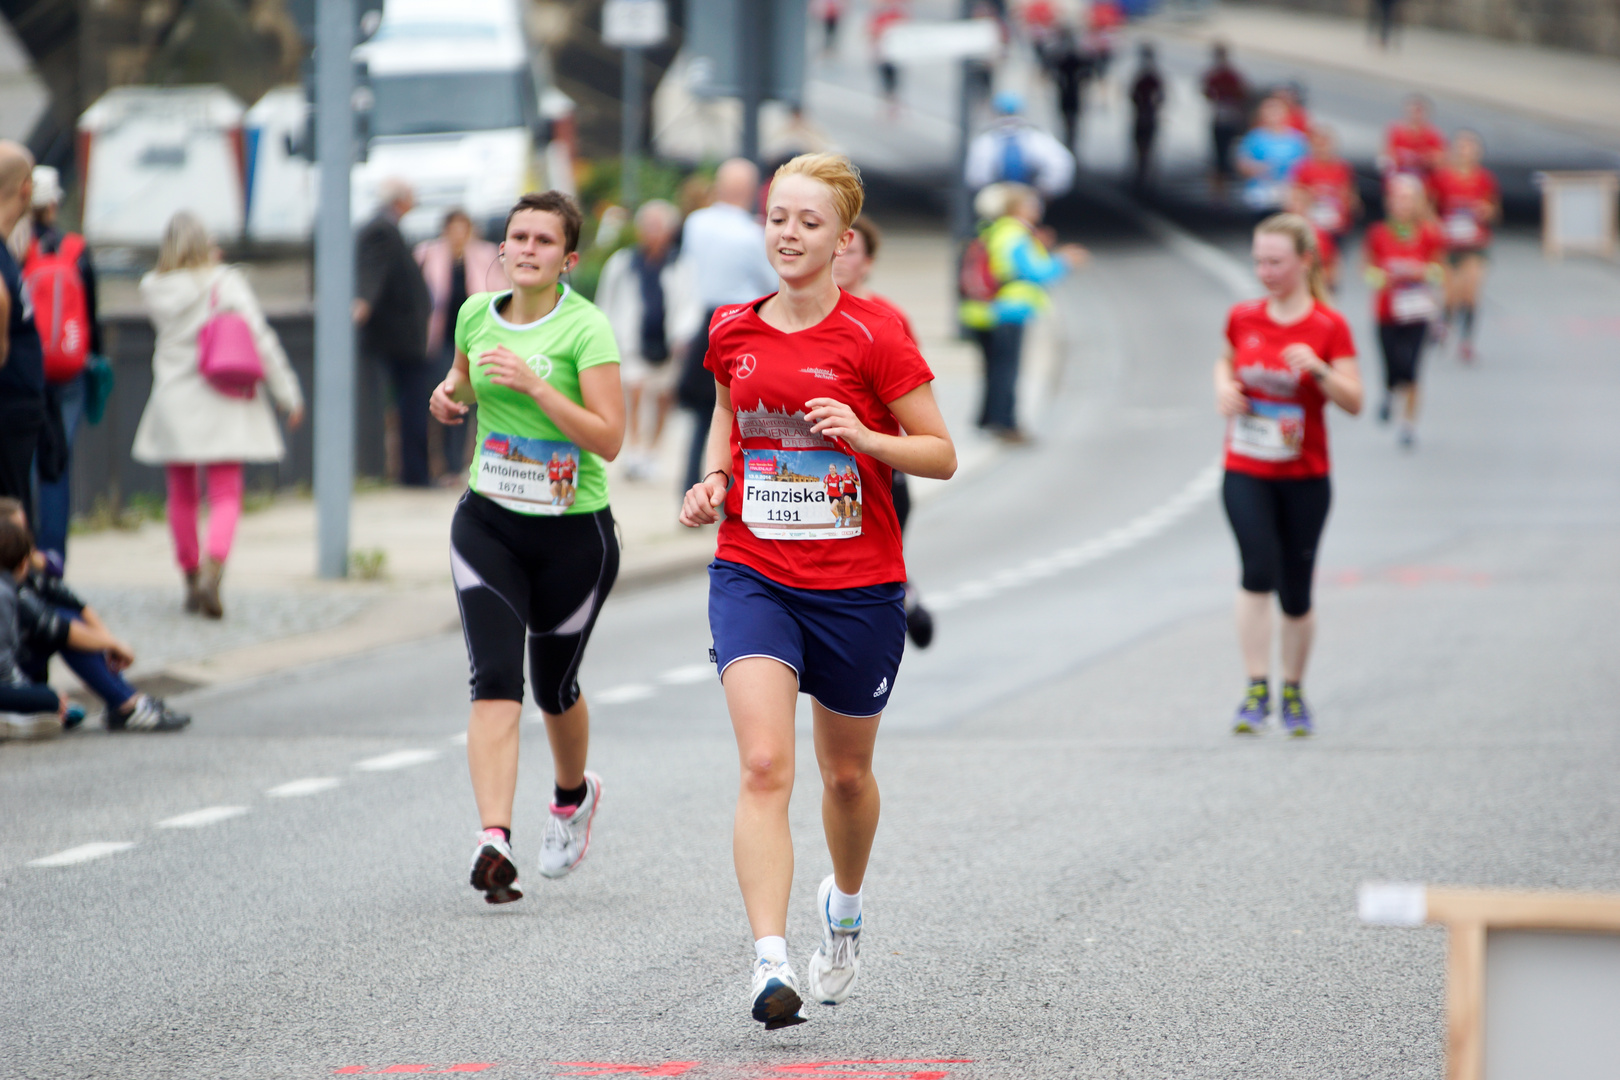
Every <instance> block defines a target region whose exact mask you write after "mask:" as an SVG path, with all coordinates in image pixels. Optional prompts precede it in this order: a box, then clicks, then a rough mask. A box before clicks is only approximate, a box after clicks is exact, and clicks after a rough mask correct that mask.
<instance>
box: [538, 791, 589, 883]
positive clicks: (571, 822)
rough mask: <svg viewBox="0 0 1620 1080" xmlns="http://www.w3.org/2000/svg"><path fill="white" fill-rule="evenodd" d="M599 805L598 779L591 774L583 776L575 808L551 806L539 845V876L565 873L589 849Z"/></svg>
mask: <svg viewBox="0 0 1620 1080" xmlns="http://www.w3.org/2000/svg"><path fill="white" fill-rule="evenodd" d="M600 805H602V778H601V777H600V776H597V775H596V774H595V773H593V772H588V773H586V774H585V801H584V802H582V803H580V804H579V805H578V806H558V805H557V804H556V803H552V804H551V818H550V820H548V821H547V822H546V838H545V840H544V841H543V842H542V843H541V844H540V873H541V875H542V876H544V877H548V878H560V877H563V876H565V875H566V874H568V872H569V871H571V870H573V869H574V867H576V866H578V865H579V864H580V860H582V859H583V858H585V850H586V849H587V848H589V847H590V846H591V822H592V821H593V820H595V818H596V808H597V807H598V806H600Z"/></svg>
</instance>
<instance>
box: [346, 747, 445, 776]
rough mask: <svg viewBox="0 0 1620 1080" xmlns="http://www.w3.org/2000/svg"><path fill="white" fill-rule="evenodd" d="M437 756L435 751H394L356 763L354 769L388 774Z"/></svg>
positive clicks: (423, 762)
mask: <svg viewBox="0 0 1620 1080" xmlns="http://www.w3.org/2000/svg"><path fill="white" fill-rule="evenodd" d="M438 756H439V752H438V751H437V750H395V751H394V752H393V753H391V754H379V755H378V756H377V757H373V758H366V759H365V760H364V761H357V762H355V763H354V767H355V768H356V769H359V770H360V771H361V772H390V771H392V770H394V769H408V768H410V767H411V766H412V765H422V764H425V763H427V762H429V761H432V760H433V759H434V758H436V757H438Z"/></svg>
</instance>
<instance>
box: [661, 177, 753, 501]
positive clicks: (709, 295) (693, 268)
mask: <svg viewBox="0 0 1620 1080" xmlns="http://www.w3.org/2000/svg"><path fill="white" fill-rule="evenodd" d="M758 189H759V169H758V168H757V167H756V166H755V165H754V163H753V162H752V161H749V160H748V159H747V158H732V159H730V160H729V161H726V162H723V163H722V164H721V166H720V168H719V169H718V170H717V171H716V172H715V174H714V202H713V203H712V204H710V205H709V206H705V207H703V208H702V209H701V210H694V211H692V214H691V216H690V217H688V218H687V219H686V224H685V226H684V227H683V228H682V230H681V262H682V263H683V264H684V265H685V271H684V272H685V273H686V275H687V277H688V279H689V280H690V281H692V282H694V283H695V284H696V288H697V299H698V305H699V306H700V307H701V308H702V309H703V321H702V322H701V323H700V324H699V330H698V332H697V334H696V336H695V338H694V340H693V342H692V344H691V347H689V348H688V349H687V351H686V357H685V360H684V362H683V363H682V366H681V381H680V385H679V387H678V390H677V397H678V400H679V401H680V404H681V407H682V408H684V409H687V410H689V411H690V412H691V413H692V415H693V424H692V445H691V449H690V453H689V454H688V456H687V465H686V476H685V477H684V478H683V479H684V480H685V483H684V484H683V485H682V487H681V492H682V494H683V495H684V493H685V492H687V491H689V490H691V488H692V486H693V485H695V484H697V483H698V482H699V481H700V480H702V479H703V477H702V475H701V473H702V469H703V452H704V449H705V447H706V446H707V445H708V439H709V420H710V419H711V418H712V417H713V415H714V398H715V395H714V376H713V375H712V374H710V373H709V370H708V369H707V368H705V367H704V366H703V357H704V356H705V355H706V354H707V353H708V351H709V336H708V329H707V327H708V325H709V324H710V323H711V322H713V321H714V312H715V309H716V308H720V307H725V306H726V305H727V304H746V303H748V302H749V301H750V300H757V299H759V298H760V297H762V296H767V295H769V294H771V293H774V292H775V291H776V286H777V277H776V271H775V270H773V269H771V264H770V260H769V259H767V258H766V257H765V228H764V226H762V225H761V224H760V223H759V221H758V220H757V219H756V218H755V217H754V210H753V208H754V205H755V192H757V191H758Z"/></svg>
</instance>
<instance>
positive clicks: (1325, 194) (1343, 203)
mask: <svg viewBox="0 0 1620 1080" xmlns="http://www.w3.org/2000/svg"><path fill="white" fill-rule="evenodd" d="M1353 182H1354V178H1353V176H1352V175H1351V172H1350V163H1349V162H1348V161H1319V160H1317V159H1316V158H1309V157H1308V158H1305V159H1303V160H1302V161H1301V162H1300V163H1299V164H1298V165H1295V166H1294V183H1295V184H1298V185H1299V186H1300V187H1301V188H1303V189H1304V190H1305V192H1306V194H1307V195H1309V196H1310V209H1309V210H1307V211H1306V216H1307V217H1309V218H1310V219H1311V223H1312V224H1313V225H1315V226H1316V227H1317V228H1318V229H1323V230H1326V231H1327V232H1330V233H1334V234H1336V235H1340V236H1342V235H1343V234H1344V233H1345V232H1347V231H1349V229H1350V190H1351V186H1352V184H1353Z"/></svg>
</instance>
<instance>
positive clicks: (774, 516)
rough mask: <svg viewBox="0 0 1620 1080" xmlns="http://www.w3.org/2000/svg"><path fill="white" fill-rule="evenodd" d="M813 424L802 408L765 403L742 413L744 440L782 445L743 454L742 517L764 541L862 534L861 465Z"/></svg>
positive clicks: (739, 425)
mask: <svg viewBox="0 0 1620 1080" xmlns="http://www.w3.org/2000/svg"><path fill="white" fill-rule="evenodd" d="M810 428H811V423H810V421H809V420H808V419H806V417H805V415H804V413H803V412H802V411H800V412H793V413H789V412H787V411H786V410H784V411H782V412H773V411H771V410H769V409H767V408H764V407H763V406H761V407H760V408H758V409H752V410H739V411H738V413H737V430H738V432H739V433H740V434H741V436H742V437H743V438H744V439H769V440H771V441H772V442H774V443H775V444H776V445H777V446H778V447H779V448H780V449H768V450H748V449H744V450H743V452H742V455H743V475H742V484H743V493H742V495H743V498H742V521H743V524H744V525H746V526H748V530H749V531H750V532H752V533H753V534H754V535H755V536H757V537H759V538H760V539H762V540H847V539H850V538H851V537H855V536H859V535H861V472H860V468H859V467H858V466H857V465H856V463H855V459H854V458H853V457H851V456H849V455H848V454H846V453H843V452H842V451H840V450H839V449H838V448H837V444H835V443H834V442H832V441H831V440H830V439H824V438H822V437H821V436H820V435H818V434H816V433H815V432H813V431H811V430H810Z"/></svg>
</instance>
